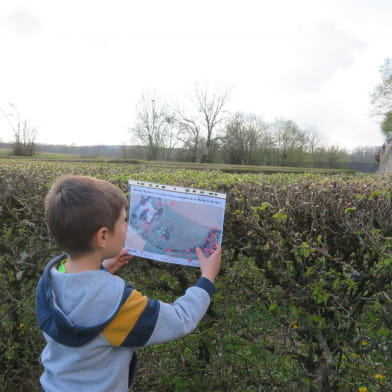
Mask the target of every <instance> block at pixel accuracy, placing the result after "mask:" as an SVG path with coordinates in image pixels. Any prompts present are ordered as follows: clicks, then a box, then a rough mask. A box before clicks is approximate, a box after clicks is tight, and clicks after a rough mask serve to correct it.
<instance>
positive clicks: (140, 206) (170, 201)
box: [125, 181, 226, 267]
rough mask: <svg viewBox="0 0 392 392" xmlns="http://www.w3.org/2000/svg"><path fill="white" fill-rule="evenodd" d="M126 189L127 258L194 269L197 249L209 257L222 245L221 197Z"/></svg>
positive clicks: (142, 185) (134, 184)
mask: <svg viewBox="0 0 392 392" xmlns="http://www.w3.org/2000/svg"><path fill="white" fill-rule="evenodd" d="M129 188H130V206H129V219H128V231H127V237H126V241H125V247H126V248H128V253H129V254H133V255H135V256H140V257H145V258H148V259H153V260H157V261H163V262H168V263H175V264H182V265H190V266H196V267H197V266H199V260H198V258H197V255H196V251H195V249H196V248H197V247H200V248H201V249H202V251H203V252H204V254H205V256H207V257H208V256H209V255H210V254H211V253H212V252H213V251H214V249H215V248H216V245H217V244H219V245H221V242H222V233H223V220H224V212H225V205H226V195H225V194H224V193H217V192H210V191H203V190H198V189H192V188H182V187H175V186H168V185H162V184H152V183H147V182H141V181H129Z"/></svg>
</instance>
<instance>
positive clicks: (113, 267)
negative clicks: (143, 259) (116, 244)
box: [102, 248, 133, 274]
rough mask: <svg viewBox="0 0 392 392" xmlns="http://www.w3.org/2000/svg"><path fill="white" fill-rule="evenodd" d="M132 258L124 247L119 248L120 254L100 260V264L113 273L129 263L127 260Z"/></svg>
mask: <svg viewBox="0 0 392 392" xmlns="http://www.w3.org/2000/svg"><path fill="white" fill-rule="evenodd" d="M132 258H133V256H132V255H129V254H128V251H127V249H126V248H123V249H121V252H120V254H119V255H118V256H117V257H113V258H112V259H106V260H104V261H102V265H103V266H104V267H105V268H106V269H107V270H108V271H109V272H110V273H111V274H114V273H115V272H116V271H117V270H119V269H120V268H121V267H122V266H124V265H126V264H128V263H129V260H131V259H132Z"/></svg>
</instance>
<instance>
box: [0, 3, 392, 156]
mask: <svg viewBox="0 0 392 392" xmlns="http://www.w3.org/2000/svg"><path fill="white" fill-rule="evenodd" d="M391 21H392V0H325V1H324V0H309V1H307V0H295V1H292V0H274V1H270V0H269V1H264V0H236V1H234V0H197V1H196V0H143V1H133V0H110V1H109V0H105V1H102V0H94V1H92V0H77V1H76V0H67V1H58V0H35V1H27V0H26V1H22V0H1V1H0V56H1V57H0V108H2V109H4V110H8V109H10V108H9V106H8V104H9V103H12V104H14V105H16V107H17V108H18V111H19V113H20V116H21V117H22V118H23V119H27V120H28V123H29V124H30V125H32V126H34V127H36V128H37V130H38V142H40V143H54V144H61V143H64V144H72V143H75V144H77V145H85V144H122V143H125V142H128V143H129V142H130V135H129V133H128V129H129V128H130V127H131V126H132V125H133V124H134V121H135V113H136V104H137V102H138V100H139V99H140V96H141V94H142V92H143V91H149V90H155V91H156V92H157V94H158V95H160V96H162V97H165V98H167V100H168V101H173V102H177V103H182V102H185V100H186V97H187V96H189V95H191V94H192V91H194V88H195V85H196V84H197V83H199V84H201V85H207V86H208V87H209V89H210V90H214V89H215V88H218V87H222V86H223V87H227V88H230V89H231V94H230V102H229V104H228V107H227V108H228V109H229V110H230V111H233V112H234V111H243V112H247V113H255V114H258V115H259V116H261V117H262V118H263V119H264V120H265V121H274V120H275V119H276V118H282V119H290V120H294V121H295V122H296V123H297V124H298V125H299V126H300V127H302V128H305V127H310V126H315V127H317V128H318V129H319V130H320V132H321V134H322V135H323V142H324V144H326V145H332V144H335V145H339V146H340V147H345V148H348V149H352V148H354V147H356V146H376V145H381V144H382V142H383V138H382V136H381V133H380V131H379V124H378V122H377V121H376V120H375V119H374V118H371V117H370V115H369V114H370V109H371V107H370V99H369V94H370V93H371V91H372V90H373V88H374V87H375V86H376V84H377V83H379V82H380V80H381V79H380V74H379V68H380V66H381V65H382V64H383V62H384V59H385V58H386V57H392V23H391ZM0 139H1V140H3V141H9V140H11V139H12V133H11V131H10V129H9V127H8V126H7V123H6V122H5V121H4V119H0Z"/></svg>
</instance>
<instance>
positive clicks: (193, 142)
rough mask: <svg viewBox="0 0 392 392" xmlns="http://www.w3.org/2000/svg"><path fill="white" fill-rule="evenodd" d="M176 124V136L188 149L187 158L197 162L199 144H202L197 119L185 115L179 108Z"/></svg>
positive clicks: (199, 151)
mask: <svg viewBox="0 0 392 392" xmlns="http://www.w3.org/2000/svg"><path fill="white" fill-rule="evenodd" d="M177 124H178V129H179V131H180V132H179V136H178V137H179V139H180V140H181V141H182V143H183V145H184V147H185V148H186V149H187V150H188V151H189V160H190V161H191V162H197V161H198V160H199V158H200V157H201V146H202V144H203V138H202V134H201V128H200V124H199V122H198V121H197V119H195V118H193V117H192V116H189V115H185V114H184V113H183V112H181V110H179V111H178V113H177Z"/></svg>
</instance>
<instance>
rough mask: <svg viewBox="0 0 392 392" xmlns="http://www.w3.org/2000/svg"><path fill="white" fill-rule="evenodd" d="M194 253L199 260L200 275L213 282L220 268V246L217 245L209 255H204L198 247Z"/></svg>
mask: <svg viewBox="0 0 392 392" xmlns="http://www.w3.org/2000/svg"><path fill="white" fill-rule="evenodd" d="M196 253H197V257H198V258H199V262H200V271H201V276H202V277H204V278H207V279H208V280H210V281H211V282H212V283H214V281H215V278H216V276H217V275H218V272H219V270H220V265H221V255H222V248H221V247H220V246H219V245H217V247H216V250H215V251H214V253H212V254H211V256H209V257H205V256H204V253H203V251H202V250H201V249H200V248H196Z"/></svg>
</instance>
